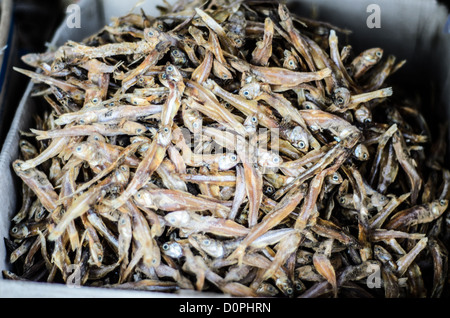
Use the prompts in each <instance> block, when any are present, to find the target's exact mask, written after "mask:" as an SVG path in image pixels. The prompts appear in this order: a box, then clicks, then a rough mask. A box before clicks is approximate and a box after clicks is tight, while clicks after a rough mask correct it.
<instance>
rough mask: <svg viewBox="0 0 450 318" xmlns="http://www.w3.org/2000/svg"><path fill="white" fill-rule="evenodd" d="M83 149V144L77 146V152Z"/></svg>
mask: <svg viewBox="0 0 450 318" xmlns="http://www.w3.org/2000/svg"><path fill="white" fill-rule="evenodd" d="M81 150H83V148H82V147H81V146H78V147H76V148H75V151H76V152H80V151H81Z"/></svg>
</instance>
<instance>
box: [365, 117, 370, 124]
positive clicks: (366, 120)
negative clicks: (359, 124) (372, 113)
mask: <svg viewBox="0 0 450 318" xmlns="http://www.w3.org/2000/svg"><path fill="white" fill-rule="evenodd" d="M364 122H365V123H366V124H369V123H371V122H372V119H370V118H366V119H364Z"/></svg>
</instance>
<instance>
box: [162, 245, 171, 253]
mask: <svg viewBox="0 0 450 318" xmlns="http://www.w3.org/2000/svg"><path fill="white" fill-rule="evenodd" d="M169 247H170V246H169V244H167V243H164V244H163V246H162V249H163V250H165V251H167V250H169Z"/></svg>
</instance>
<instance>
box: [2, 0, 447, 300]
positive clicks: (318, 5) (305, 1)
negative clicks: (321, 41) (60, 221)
mask: <svg viewBox="0 0 450 318" xmlns="http://www.w3.org/2000/svg"><path fill="white" fill-rule="evenodd" d="M162 3H163V1H161V0H158V1H154V0H152V1H147V2H146V4H145V5H144V10H145V11H146V13H147V14H149V15H157V14H158V11H156V10H155V6H156V5H157V4H162ZM374 4H375V5H376V6H378V8H379V9H380V25H379V26H380V28H370V27H369V26H368V24H367V22H368V19H369V17H370V15H371V13H373V11H370V10H369V9H370V8H373V6H372V7H370V8H369V6H371V5H374ZM79 5H80V7H81V28H80V29H77V28H69V27H68V25H67V23H65V22H63V24H62V25H61V26H60V28H59V29H58V30H57V32H56V34H55V36H54V38H53V41H52V43H51V45H52V46H55V47H57V46H60V45H62V44H63V43H64V42H65V41H66V40H68V39H71V40H74V41H80V40H82V39H83V38H85V37H86V36H88V35H90V34H92V33H94V32H96V31H97V30H99V29H100V28H101V27H102V26H103V25H104V24H105V23H108V21H109V18H110V17H111V16H120V15H124V14H126V13H127V12H128V11H129V6H130V5H132V2H131V3H130V2H127V1H115V0H104V1H91V0H83V1H81V2H79ZM290 8H291V10H292V11H294V12H296V13H298V14H299V15H302V16H305V17H311V16H313V17H314V18H317V19H320V20H323V21H328V22H330V23H333V24H335V25H337V26H339V27H345V28H348V29H351V30H352V31H353V33H352V34H351V35H350V36H349V37H348V39H346V40H348V43H351V44H352V45H353V47H354V49H355V51H356V52H360V51H362V50H364V49H368V48H371V47H375V46H379V47H382V48H383V49H384V50H385V53H386V54H394V55H396V56H397V58H398V59H399V60H402V59H406V60H408V62H407V64H406V66H405V67H404V68H403V69H402V70H401V71H400V72H398V74H396V75H395V76H398V79H399V80H401V81H403V82H404V84H405V85H406V86H405V87H408V89H410V90H411V92H418V93H421V92H422V91H427V90H429V89H430V86H431V85H430V83H433V85H432V86H433V87H434V88H436V92H437V95H436V96H435V101H436V102H435V106H433V107H432V108H425V110H426V112H429V114H428V115H429V118H430V120H437V118H440V119H441V120H442V119H443V118H448V117H449V111H450V30H446V29H445V25H446V22H447V19H448V14H449V13H448V10H447V9H446V8H445V7H444V6H443V5H440V4H439V3H437V2H436V1H433V0H339V1H337V0H334V1H333V0H328V1H327V0H298V1H292V2H290ZM369 22H370V21H369ZM372 22H373V21H372ZM340 39H341V38H340ZM343 40H344V38H342V41H343ZM31 90H32V84H31V83H30V84H29V85H28V87H27V89H26V92H25V94H24V96H23V98H22V100H21V103H20V105H19V108H18V109H17V112H16V115H15V117H14V119H13V122H12V125H11V129H10V131H9V134H8V136H7V139H6V141H5V143H4V146H3V149H2V152H1V155H0V173H1V176H2V178H1V179H0V190H1V191H0V202H1V204H2V209H1V213H0V237H2V238H3V237H8V235H9V234H8V231H9V228H10V219H11V217H12V216H13V215H14V214H15V213H16V211H17V209H18V208H20V202H18V201H17V199H18V198H20V194H19V193H20V182H19V181H20V180H19V179H18V178H17V177H16V176H15V174H14V173H13V171H12V169H11V163H12V161H14V160H15V159H17V158H18V141H19V134H18V131H19V130H22V131H27V130H28V129H29V128H30V127H32V117H31V114H32V113H33V112H35V111H36V101H35V99H33V98H31V97H30V92H31ZM425 106H426V107H429V106H428V105H425ZM428 109H430V111H428ZM431 126H437V125H431ZM8 268H10V265H9V261H8V259H7V255H6V250H5V245H4V244H3V242H1V243H0V269H1V270H3V269H8ZM182 295H183V296H185V297H196V296H200V295H199V294H197V293H184V294H182ZM201 296H202V297H204V296H205V294H202V295H201ZM208 296H216V297H217V296H218V295H208ZM219 296H220V295H219ZM0 297H164V298H167V297H178V296H177V295H176V294H165V293H164V294H163V293H153V292H137V291H123V290H111V289H105V288H93V287H82V288H70V287H67V286H64V285H57V284H46V283H32V282H21V281H7V280H4V279H3V278H0Z"/></svg>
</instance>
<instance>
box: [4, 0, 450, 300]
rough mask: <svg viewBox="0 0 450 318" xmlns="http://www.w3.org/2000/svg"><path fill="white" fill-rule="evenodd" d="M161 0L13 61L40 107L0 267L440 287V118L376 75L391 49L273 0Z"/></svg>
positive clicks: (208, 282) (91, 282)
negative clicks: (150, 10) (349, 38)
mask: <svg viewBox="0 0 450 318" xmlns="http://www.w3.org/2000/svg"><path fill="white" fill-rule="evenodd" d="M171 2H173V3H168V2H164V4H163V5H161V6H158V9H159V10H160V11H161V15H160V16H149V15H147V14H146V13H145V12H144V11H143V10H141V11H140V12H137V13H133V12H132V11H133V10H130V13H128V14H127V15H125V16H121V17H116V18H113V19H112V21H111V23H110V24H109V25H108V26H105V27H104V28H102V29H100V30H99V31H98V32H97V33H95V34H92V35H90V36H89V37H87V38H85V40H83V41H80V42H75V41H67V42H66V43H64V44H63V45H62V46H61V47H59V48H55V50H53V52H47V53H42V54H39V53H30V54H27V55H25V56H23V57H22V61H23V62H25V63H26V64H27V65H29V66H31V67H33V68H34V69H36V71H29V70H24V69H19V68H15V70H16V71H18V72H20V73H21V74H22V75H25V76H28V77H29V78H30V79H31V81H32V82H33V83H34V84H35V92H34V93H33V94H32V95H33V97H34V98H36V99H39V103H38V104H39V107H38V108H36V112H35V113H33V114H31V115H32V117H33V118H34V121H35V124H34V125H33V126H32V127H25V129H24V130H23V131H21V132H20V138H19V144H18V158H15V160H14V161H13V162H12V168H13V171H14V172H15V174H16V175H17V177H18V180H19V182H20V184H18V185H19V186H21V194H22V196H21V197H20V196H18V198H19V200H18V202H19V204H18V206H17V208H16V209H17V210H16V213H11V211H6V212H7V213H6V214H5V215H9V216H10V217H11V218H10V219H11V222H12V224H11V228H10V229H9V237H8V238H5V243H6V252H7V255H6V257H7V259H8V260H9V262H10V263H11V264H13V266H10V267H11V268H12V269H13V270H14V272H9V271H3V276H4V278H5V279H12V280H33V281H39V282H42V281H47V282H48V283H62V284H72V283H73V282H77V283H79V284H80V285H83V286H96V287H99V286H104V287H107V288H116V289H128V290H140V291H141V292H144V291H146V292H165V293H177V292H180V293H181V292H184V291H183V290H190V291H191V292H199V293H201V292H206V293H219V294H226V295H230V296H237V297H301V298H306V297H342V298H343V297H386V298H399V297H445V296H446V295H447V294H448V288H449V281H448V269H447V267H448V247H447V246H448V245H449V242H450V235H448V234H449V233H450V232H449V231H450V221H449V217H448V211H447V210H448V200H449V196H450V195H449V193H450V191H449V188H450V173H449V168H448V167H447V163H446V161H445V156H446V150H447V147H446V140H447V135H446V131H447V128H448V127H447V125H444V124H442V125H441V124H440V123H438V124H439V126H437V129H431V128H432V127H431V126H430V125H429V123H428V122H427V116H425V115H424V114H423V113H422V109H423V107H422V106H421V105H420V103H419V102H418V100H419V99H417V98H411V96H410V93H411V92H410V90H409V89H408V87H406V89H404V88H405V87H401V85H403V84H404V83H398V82H396V79H395V77H393V76H392V75H393V74H394V73H395V72H398V71H400V70H401V67H402V66H403V65H404V64H405V61H404V60H401V59H397V57H395V56H393V55H386V54H385V51H384V50H383V48H382V47H373V48H365V49H363V50H362V51H359V52H357V51H355V47H356V46H352V44H351V43H345V45H344V42H346V41H344V38H343V35H347V34H349V31H348V30H345V29H343V28H340V27H339V26H335V25H332V24H330V23H327V22H326V21H316V20H314V19H311V18H307V17H303V16H299V15H297V14H296V13H295V12H291V11H290V10H289V8H288V4H279V3H278V2H276V1H274V0H263V1H260V0H257V1H243V0H237V1H225V0H214V1H210V2H205V1H202V0H192V1H191V0H190V1H186V0H173V1H171ZM41 102H42V103H41ZM432 106H433V105H432ZM435 133H437V136H435V135H434V134H435ZM18 189H20V187H18ZM372 284H373V285H374V286H375V287H376V288H372V287H373V286H372Z"/></svg>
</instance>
